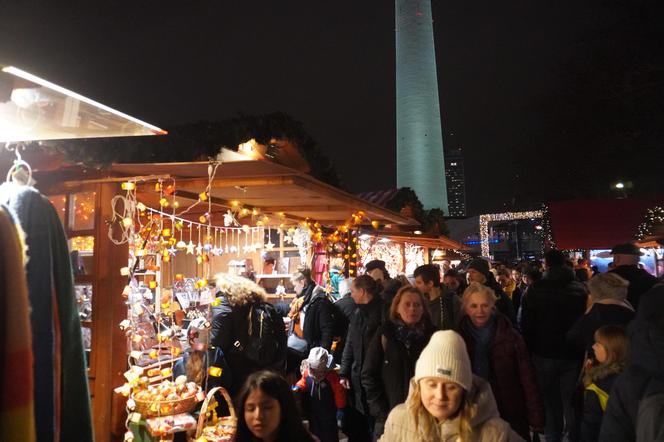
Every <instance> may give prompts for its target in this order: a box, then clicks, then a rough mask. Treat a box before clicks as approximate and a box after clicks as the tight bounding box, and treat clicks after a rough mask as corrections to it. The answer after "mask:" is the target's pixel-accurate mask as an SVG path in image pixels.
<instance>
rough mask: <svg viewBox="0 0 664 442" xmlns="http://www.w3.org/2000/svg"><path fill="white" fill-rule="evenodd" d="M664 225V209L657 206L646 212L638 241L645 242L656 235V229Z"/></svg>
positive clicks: (638, 232)
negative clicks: (647, 238) (644, 240)
mask: <svg viewBox="0 0 664 442" xmlns="http://www.w3.org/2000/svg"><path fill="white" fill-rule="evenodd" d="M662 225H664V207H662V206H655V207H653V208H651V209H648V210H647V211H646V215H645V217H644V220H643V222H642V223H641V224H640V225H639V227H638V230H637V233H636V239H638V240H643V239H645V238H646V237H648V236H651V235H653V234H654V230H655V228H657V227H658V226H662Z"/></svg>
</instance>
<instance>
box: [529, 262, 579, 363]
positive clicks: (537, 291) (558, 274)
mask: <svg viewBox="0 0 664 442" xmlns="http://www.w3.org/2000/svg"><path fill="white" fill-rule="evenodd" d="M587 298H588V293H587V290H586V287H585V286H584V285H583V284H581V283H580V282H578V281H575V279H574V271H573V270H572V269H571V268H569V267H566V266H561V267H550V268H549V269H548V270H547V271H546V273H545V274H544V277H543V278H542V279H541V280H539V281H535V282H533V283H532V285H531V286H530V287H529V288H528V291H527V292H526V294H525V295H524V297H523V300H522V302H521V306H522V307H521V308H522V319H521V331H522V334H523V338H524V340H525V341H526V344H527V345H528V348H529V349H530V351H531V352H532V353H534V354H535V355H537V356H540V357H543V358H550V359H567V360H579V361H581V359H583V350H582V349H579V348H576V347H575V346H574V345H572V344H570V343H569V342H567V340H566V337H565V335H566V334H567V332H568V331H569V330H570V329H571V328H572V326H573V325H574V323H575V322H576V321H577V320H578V319H579V318H580V317H581V316H583V314H584V312H585V311H586V301H587Z"/></svg>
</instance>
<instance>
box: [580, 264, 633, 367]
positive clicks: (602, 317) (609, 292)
mask: <svg viewBox="0 0 664 442" xmlns="http://www.w3.org/2000/svg"><path fill="white" fill-rule="evenodd" d="M628 289H629V281H627V280H626V279H624V278H623V277H621V276H619V275H618V274H617V273H613V272H608V273H600V274H598V275H595V276H594V277H593V278H592V279H591V280H590V281H588V290H589V291H590V296H589V297H588V304H589V306H588V309H587V310H586V313H585V314H584V315H583V316H581V317H580V318H579V319H578V320H577V321H576V323H575V324H574V325H573V326H572V328H571V329H570V330H569V331H568V332H567V340H568V341H569V342H570V343H572V344H574V345H575V346H576V347H578V348H581V347H583V349H584V350H585V351H586V352H587V356H588V357H592V356H593V350H592V347H593V344H594V343H595V339H594V336H595V332H596V331H597V329H598V328H600V327H601V326H603V325H622V326H626V325H627V324H628V323H629V322H630V321H631V320H632V319H633V318H634V307H632V305H631V304H630V303H629V301H628V300H627V292H628Z"/></svg>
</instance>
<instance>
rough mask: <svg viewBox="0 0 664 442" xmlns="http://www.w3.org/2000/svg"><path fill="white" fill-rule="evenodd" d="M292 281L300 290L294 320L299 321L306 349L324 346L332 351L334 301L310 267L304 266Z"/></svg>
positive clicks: (296, 289)
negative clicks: (315, 277)
mask: <svg viewBox="0 0 664 442" xmlns="http://www.w3.org/2000/svg"><path fill="white" fill-rule="evenodd" d="M292 281H293V284H294V286H295V291H296V292H299V296H298V299H296V300H295V301H294V304H295V312H294V317H293V320H295V321H298V324H297V325H298V326H299V328H300V329H301V334H302V336H301V338H303V339H304V340H305V341H307V350H306V351H307V352H308V351H309V350H311V349H312V348H314V347H323V348H324V349H326V350H327V351H332V340H333V338H334V313H333V306H332V302H331V301H330V299H329V298H328V297H327V294H326V293H325V291H324V290H323V288H322V287H320V286H319V285H317V284H316V282H315V281H314V280H313V279H312V278H311V271H310V270H309V269H308V268H302V269H300V270H298V271H297V272H296V273H295V274H293V277H292ZM292 308H293V307H291V309H292ZM307 354H308V353H307Z"/></svg>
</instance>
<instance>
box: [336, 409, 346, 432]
mask: <svg viewBox="0 0 664 442" xmlns="http://www.w3.org/2000/svg"><path fill="white" fill-rule="evenodd" d="M345 417H346V414H345V413H344V410H341V409H340V410H337V427H339V428H343V427H344V424H345V423H346V422H345V420H346V419H345Z"/></svg>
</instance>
